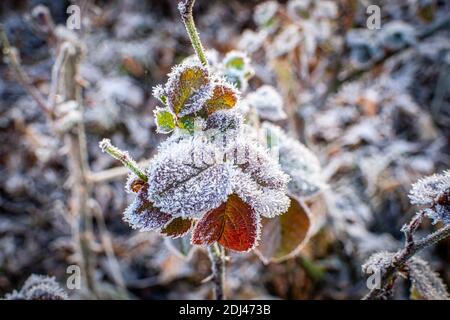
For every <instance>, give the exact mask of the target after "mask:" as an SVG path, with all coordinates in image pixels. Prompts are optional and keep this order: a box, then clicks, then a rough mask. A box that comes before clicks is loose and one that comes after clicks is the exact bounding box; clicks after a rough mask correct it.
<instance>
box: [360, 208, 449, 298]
mask: <svg viewBox="0 0 450 320" xmlns="http://www.w3.org/2000/svg"><path fill="white" fill-rule="evenodd" d="M420 220H421V218H418V217H416V218H414V219H413V220H412V221H411V222H410V223H409V224H408V226H407V227H406V228H405V230H404V231H405V236H406V243H405V247H404V248H403V249H401V250H399V251H397V253H395V254H394V255H393V257H392V262H391V263H390V265H389V267H388V268H387V269H386V271H385V272H384V274H383V275H382V277H381V284H380V287H379V288H378V289H377V288H374V289H372V290H371V291H370V292H369V293H368V294H367V295H366V296H365V297H364V298H363V299H364V300H377V299H381V298H382V297H383V296H385V293H386V292H387V291H388V290H389V288H390V287H392V282H393V281H394V280H395V276H396V274H397V271H398V270H400V269H401V268H402V267H403V266H404V265H405V263H406V262H407V261H408V260H409V259H410V258H411V257H413V256H414V255H415V254H416V253H418V252H419V251H421V250H423V249H424V248H426V247H429V246H432V245H434V244H436V243H437V242H439V241H441V240H443V239H445V238H447V237H449V236H450V225H446V226H445V227H443V228H441V229H439V230H437V231H435V232H433V233H432V234H429V235H428V236H426V237H424V238H422V239H420V240H417V241H414V239H413V232H414V231H415V230H416V229H417V227H418V224H419V223H420V222H419V223H418V221H420Z"/></svg>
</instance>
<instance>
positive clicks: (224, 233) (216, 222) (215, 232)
mask: <svg viewBox="0 0 450 320" xmlns="http://www.w3.org/2000/svg"><path fill="white" fill-rule="evenodd" d="M258 220H259V217H258V216H257V215H256V213H255V212H254V211H253V209H252V208H251V207H250V206H249V205H248V204H246V203H245V202H244V201H242V200H241V199H240V198H239V197H238V196H237V195H235V194H232V195H231V196H230V197H229V198H228V200H227V201H226V202H224V203H222V204H221V205H220V206H219V207H217V208H216V209H213V210H211V211H209V212H207V213H206V214H205V215H204V216H203V217H202V219H200V220H199V221H198V222H197V225H196V226H195V228H194V231H193V233H192V240H191V241H192V243H193V244H196V245H210V244H212V243H214V242H218V243H219V244H221V245H222V246H224V247H225V248H228V249H231V250H235V251H248V250H250V249H252V248H253V247H254V245H255V244H256V239H257V236H258V231H259V221H258Z"/></svg>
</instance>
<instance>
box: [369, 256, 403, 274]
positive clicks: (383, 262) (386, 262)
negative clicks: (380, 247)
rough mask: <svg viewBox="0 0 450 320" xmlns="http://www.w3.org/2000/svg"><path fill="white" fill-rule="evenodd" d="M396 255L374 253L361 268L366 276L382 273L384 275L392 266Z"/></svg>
mask: <svg viewBox="0 0 450 320" xmlns="http://www.w3.org/2000/svg"><path fill="white" fill-rule="evenodd" d="M394 254H395V253H393V252H388V251H381V252H377V253H374V254H372V255H371V256H370V257H369V259H367V260H366V262H365V263H364V264H363V265H362V266H361V269H362V271H363V272H364V273H366V274H372V273H374V272H380V274H382V273H384V272H385V271H386V269H387V268H388V267H389V266H390V265H391V264H392V259H393V257H394Z"/></svg>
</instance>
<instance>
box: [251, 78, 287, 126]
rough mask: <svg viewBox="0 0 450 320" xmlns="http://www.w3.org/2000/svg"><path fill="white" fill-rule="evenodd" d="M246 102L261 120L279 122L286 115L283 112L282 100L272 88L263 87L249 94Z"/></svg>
mask: <svg viewBox="0 0 450 320" xmlns="http://www.w3.org/2000/svg"><path fill="white" fill-rule="evenodd" d="M247 102H248V103H249V104H250V105H251V106H252V107H254V108H255V109H256V110H257V112H258V114H259V116H260V117H261V118H263V119H267V120H270V121H279V120H282V119H285V118H286V113H285V112H284V111H283V99H282V98H281V96H280V94H279V93H278V92H277V91H276V90H275V88H274V87H272V86H269V85H263V86H262V87H260V88H258V90H256V91H255V92H252V93H249V94H248V95H247Z"/></svg>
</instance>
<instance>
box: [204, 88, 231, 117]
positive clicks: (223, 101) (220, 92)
mask: <svg viewBox="0 0 450 320" xmlns="http://www.w3.org/2000/svg"><path fill="white" fill-rule="evenodd" d="M237 98H238V97H237V93H236V90H234V88H233V87H231V86H229V85H225V84H218V85H216V86H215V87H214V89H213V94H212V97H211V98H210V99H208V101H206V111H207V112H208V114H211V113H214V112H216V111H218V110H224V109H231V108H233V107H234V106H235V105H236V102H237Z"/></svg>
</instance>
